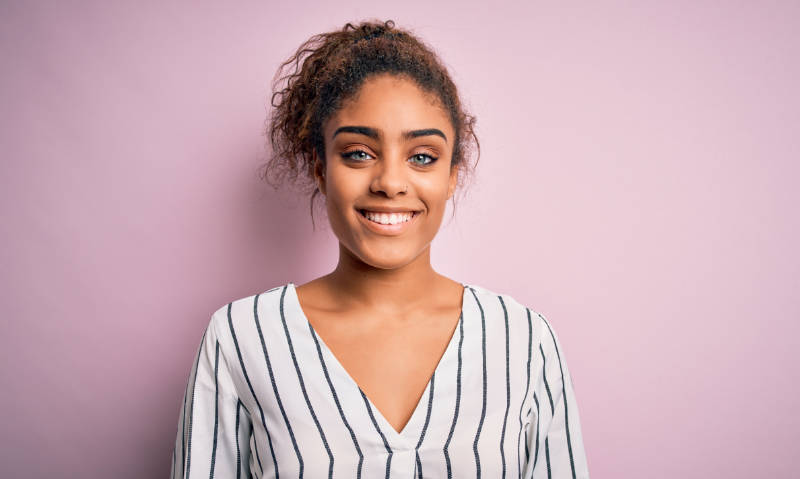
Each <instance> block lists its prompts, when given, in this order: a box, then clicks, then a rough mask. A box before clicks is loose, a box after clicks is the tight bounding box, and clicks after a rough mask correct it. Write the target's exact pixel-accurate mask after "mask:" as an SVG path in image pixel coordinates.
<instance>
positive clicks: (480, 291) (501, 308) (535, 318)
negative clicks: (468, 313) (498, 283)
mask: <svg viewBox="0 0 800 479" xmlns="http://www.w3.org/2000/svg"><path fill="white" fill-rule="evenodd" d="M464 285H465V286H466V287H467V289H468V291H469V293H468V294H470V295H471V296H472V297H473V300H474V301H475V303H476V304H477V305H478V307H479V308H482V309H483V311H484V314H489V313H497V314H501V315H503V316H510V317H514V318H515V319H516V318H517V317H521V318H522V319H524V320H527V321H528V322H530V323H532V324H534V325H537V326H538V325H540V324H541V323H542V322H546V320H545V319H544V315H543V314H541V313H540V312H539V310H538V309H537V308H534V307H531V306H530V305H528V304H525V303H523V302H521V301H518V300H517V299H516V298H515V297H514V296H512V295H511V294H509V293H503V292H500V291H497V290H494V289H490V288H487V287H484V286H480V285H476V284H468V283H464Z"/></svg>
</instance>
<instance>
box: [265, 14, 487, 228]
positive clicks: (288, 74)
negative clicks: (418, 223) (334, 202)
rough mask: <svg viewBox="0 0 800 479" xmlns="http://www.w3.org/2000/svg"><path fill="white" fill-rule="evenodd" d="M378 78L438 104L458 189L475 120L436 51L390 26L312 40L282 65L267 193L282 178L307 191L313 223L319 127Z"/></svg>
mask: <svg viewBox="0 0 800 479" xmlns="http://www.w3.org/2000/svg"><path fill="white" fill-rule="evenodd" d="M379 73H390V74H394V75H399V76H404V77H406V78H409V79H411V80H413V81H415V82H416V83H417V85H418V86H419V87H420V88H421V89H422V90H423V91H426V92H428V93H431V94H433V95H435V96H436V97H437V98H438V99H439V101H440V102H441V106H442V107H443V108H444V110H445V111H446V112H447V113H448V114H449V117H450V120H451V123H452V125H453V129H454V130H455V142H454V145H453V154H452V159H451V167H453V168H455V167H459V172H458V185H459V186H462V185H464V184H465V178H466V177H468V176H470V175H471V174H472V172H473V171H474V169H475V166H476V165H477V158H478V157H479V156H480V145H479V143H478V138H477V136H476V135H475V132H474V125H475V117H474V116H471V115H469V114H468V113H467V112H466V111H465V110H464V107H463V105H462V102H461V99H460V98H459V95H458V90H457V88H456V86H455V84H454V83H453V81H452V79H451V78H450V75H449V73H448V71H447V68H446V67H445V66H444V65H443V63H442V61H441V60H440V59H439V57H438V56H437V55H436V53H435V52H434V51H433V50H432V49H431V48H430V47H429V46H427V45H426V44H425V43H424V42H423V41H422V40H420V39H419V38H418V37H416V36H415V35H414V34H412V33H411V32H410V31H408V30H403V29H400V28H396V27H395V24H394V22H393V21H392V20H387V21H385V22H380V21H364V22H362V23H360V24H358V25H353V24H352V23H347V24H346V25H345V26H344V27H343V28H342V29H341V30H336V31H332V32H328V33H320V34H317V35H314V36H312V37H311V38H309V39H308V40H307V41H305V42H304V43H303V44H302V45H300V47H299V48H298V49H297V51H296V52H295V53H294V54H293V55H292V56H291V57H290V58H289V59H288V60H286V61H285V62H283V63H282V64H281V66H280V68H279V69H278V72H277V73H276V75H275V79H274V80H273V85H272V90H273V94H272V99H271V105H272V106H273V107H274V109H273V111H272V114H271V115H270V118H269V120H268V126H267V131H266V134H267V136H268V137H269V140H270V143H271V147H272V148H271V149H272V156H271V157H270V158H269V160H268V161H267V163H266V164H265V165H264V168H263V172H262V175H261V177H262V178H263V179H265V180H266V181H267V183H269V184H270V185H272V186H273V188H278V187H279V186H281V185H283V184H284V182H285V180H287V179H288V180H289V181H290V182H292V183H295V184H298V183H299V184H300V185H301V186H302V187H303V189H304V190H305V191H306V192H313V193H312V194H311V205H310V208H311V220H312V223H313V220H314V198H315V197H316V196H317V194H319V193H320V191H319V188H318V187H317V185H316V182H315V181H314V167H315V165H314V158H313V152H314V151H316V152H317V156H318V158H319V160H320V161H321V162H322V164H321V166H322V167H323V168H324V166H325V161H326V160H325V138H324V136H323V129H322V128H323V125H324V123H325V121H327V120H328V119H329V118H330V117H331V116H332V115H333V114H334V113H335V112H336V111H337V110H338V109H339V108H340V107H341V106H342V105H343V102H344V101H345V100H348V99H350V98H352V97H353V96H354V95H355V94H356V93H357V92H358V90H359V88H360V87H361V85H362V84H363V82H364V80H365V79H367V77H369V76H371V75H374V74H379ZM473 150H477V153H478V157H476V158H475V162H474V163H472V162H471V161H470V160H471V157H472V153H473ZM454 197H455V195H454ZM454 200H455V198H454ZM453 205H454V206H455V201H454V202H453ZM453 213H454V214H455V210H454V211H453Z"/></svg>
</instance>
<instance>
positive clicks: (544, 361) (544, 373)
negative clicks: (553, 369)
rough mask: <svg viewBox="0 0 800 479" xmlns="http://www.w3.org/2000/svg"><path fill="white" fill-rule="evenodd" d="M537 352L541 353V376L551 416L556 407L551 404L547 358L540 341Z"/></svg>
mask: <svg viewBox="0 0 800 479" xmlns="http://www.w3.org/2000/svg"><path fill="white" fill-rule="evenodd" d="M539 352H541V353H542V378H544V388H545V389H546V390H547V399H549V400H550V415H551V416H552V415H553V413H555V412H556V408H555V406H554V405H553V395H552V394H551V393H550V384H549V383H548V382H547V359H545V357H544V349H543V348H542V343H539ZM551 419H552V417H551Z"/></svg>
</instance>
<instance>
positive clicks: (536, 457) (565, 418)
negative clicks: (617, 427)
mask: <svg viewBox="0 0 800 479" xmlns="http://www.w3.org/2000/svg"><path fill="white" fill-rule="evenodd" d="M536 314H537V315H538V316H539V319H540V321H538V322H537V323H538V324H539V334H538V337H539V338H540V341H539V345H538V347H537V349H538V351H534V353H535V354H536V353H538V356H539V364H540V366H541V368H540V369H539V371H538V378H536V382H535V386H534V388H533V390H534V393H533V405H532V407H531V417H530V421H531V427H530V428H529V429H528V432H527V436H528V437H527V440H528V442H527V444H529V445H530V448H531V450H530V456H529V467H528V469H526V471H527V474H526V475H525V477H526V478H528V479H588V478H589V468H588V465H587V462H586V452H585V451H584V447H583V435H582V434H581V426H580V416H579V414H578V404H577V402H576V399H575V390H574V388H573V384H572V377H571V376H570V373H569V368H567V362H566V359H565V358H564V351H563V349H562V348H561V343H560V342H559V340H558V336H556V334H555V332H554V331H553V328H552V327H551V326H550V323H549V322H548V321H547V320H546V319H545V318H544V316H542V315H541V314H539V313H536Z"/></svg>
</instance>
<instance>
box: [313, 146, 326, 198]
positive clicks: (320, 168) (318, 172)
mask: <svg viewBox="0 0 800 479" xmlns="http://www.w3.org/2000/svg"><path fill="white" fill-rule="evenodd" d="M312 159H313V161H314V182H315V183H316V184H317V188H319V191H320V192H321V193H322V194H323V195H324V194H325V166H324V165H323V164H322V161H320V159H319V157H318V156H317V150H316V149H315V150H314V151H313V153H312Z"/></svg>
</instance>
